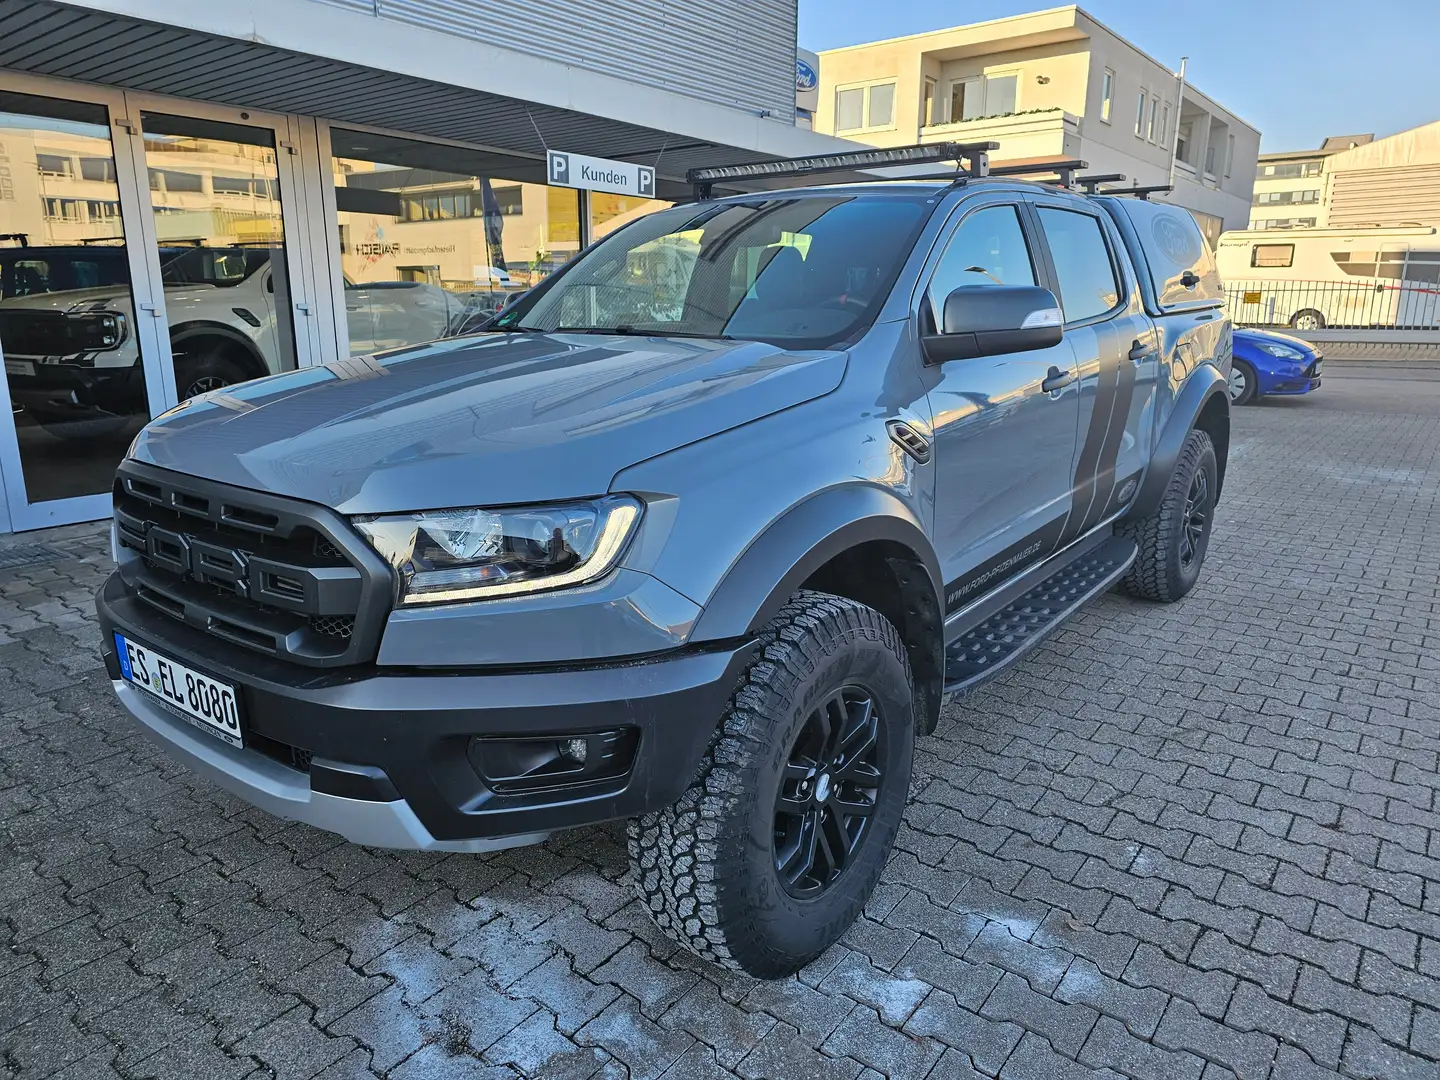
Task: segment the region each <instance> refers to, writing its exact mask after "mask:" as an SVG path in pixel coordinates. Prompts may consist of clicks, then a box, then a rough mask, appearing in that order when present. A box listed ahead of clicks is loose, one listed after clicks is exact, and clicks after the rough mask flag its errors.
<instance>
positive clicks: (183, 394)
mask: <svg viewBox="0 0 1440 1080" xmlns="http://www.w3.org/2000/svg"><path fill="white" fill-rule="evenodd" d="M249 378H251V376H250V374H249V372H247V371H246V370H245V369H244V368H243V367H241V366H240V365H239V364H237V363H236V362H235V361H234V360H233V359H231V357H230V356H229V355H227V353H226V351H225V349H224V348H223V347H221V346H218V345H210V346H204V347H202V348H201V349H200V350H199V351H197V352H195V353H193V354H191V355H187V356H182V357H180V358H178V359H177V360H176V361H175V389H176V397H177V398H178V399H179V400H180V401H187V400H189V399H190V398H192V397H197V396H198V395H200V394H204V393H208V392H209V391H211V390H219V389H221V388H223V387H226V386H234V385H235V384H236V383H242V382H245V381H246V380H247V379H249Z"/></svg>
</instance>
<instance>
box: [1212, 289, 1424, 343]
mask: <svg viewBox="0 0 1440 1080" xmlns="http://www.w3.org/2000/svg"><path fill="white" fill-rule="evenodd" d="M1225 313H1226V314H1227V315H1229V316H1230V318H1231V319H1232V320H1233V321H1234V322H1235V323H1236V324H1237V325H1239V326H1288V327H1291V328H1292V329H1295V330H1436V331H1440V288H1437V287H1435V286H1433V285H1431V286H1424V285H1412V284H1406V285H1390V284H1385V283H1379V284H1376V283H1373V282H1358V281H1230V282H1226V284H1225Z"/></svg>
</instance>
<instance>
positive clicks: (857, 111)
mask: <svg viewBox="0 0 1440 1080" xmlns="http://www.w3.org/2000/svg"><path fill="white" fill-rule="evenodd" d="M894 123H895V83H894V81H893V80H891V81H889V82H883V83H875V84H874V85H873V86H852V87H847V88H846V89H844V90H837V91H836V92H835V130H836V131H861V130H863V129H865V128H885V127H891V126H893V125H894Z"/></svg>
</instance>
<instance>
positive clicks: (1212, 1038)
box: [1154, 1000, 1279, 1080]
mask: <svg viewBox="0 0 1440 1080" xmlns="http://www.w3.org/2000/svg"><path fill="white" fill-rule="evenodd" d="M1154 1041H1155V1044H1156V1045H1157V1046H1161V1047H1164V1048H1165V1049H1167V1050H1187V1051H1190V1052H1191V1053H1194V1054H1196V1055H1198V1056H1200V1057H1204V1058H1208V1059H1211V1060H1214V1061H1218V1062H1220V1063H1221V1064H1223V1065H1225V1066H1227V1067H1228V1068H1230V1069H1232V1070H1234V1072H1235V1075H1236V1076H1237V1077H1239V1078H1240V1080H1265V1078H1266V1077H1267V1076H1269V1074H1270V1066H1271V1065H1272V1064H1273V1063H1274V1061H1275V1053H1276V1050H1277V1049H1278V1047H1279V1043H1277V1042H1276V1040H1275V1039H1272V1038H1270V1037H1268V1036H1265V1035H1260V1034H1256V1033H1253V1032H1252V1033H1249V1034H1241V1033H1240V1032H1237V1031H1235V1030H1233V1029H1231V1028H1227V1027H1224V1026H1223V1025H1221V1024H1218V1023H1216V1022H1215V1021H1213V1020H1210V1019H1207V1018H1206V1017H1203V1016H1201V1015H1200V1014H1199V1013H1198V1012H1197V1011H1196V1010H1195V1006H1194V1005H1191V1004H1190V1003H1189V1002H1188V1001H1179V1000H1173V1001H1171V1002H1170V1005H1169V1007H1168V1008H1167V1009H1166V1010H1165V1016H1164V1017H1163V1018H1162V1019H1161V1021H1160V1026H1159V1027H1158V1028H1157V1029H1156V1030H1155V1040H1154Z"/></svg>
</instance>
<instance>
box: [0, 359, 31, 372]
mask: <svg viewBox="0 0 1440 1080" xmlns="http://www.w3.org/2000/svg"><path fill="white" fill-rule="evenodd" d="M5 374H6V375H34V374H35V365H34V364H33V363H32V362H31V361H29V360H6V361H5Z"/></svg>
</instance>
